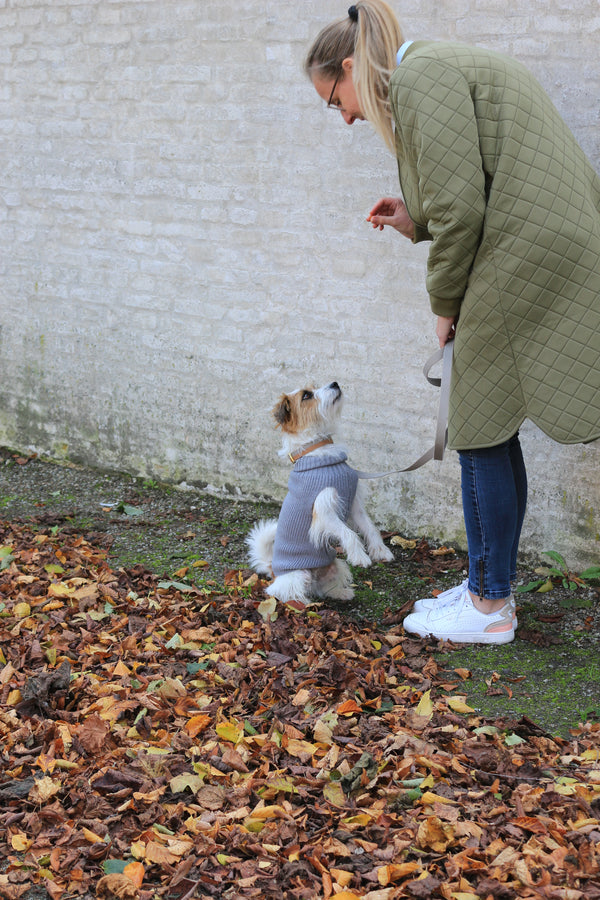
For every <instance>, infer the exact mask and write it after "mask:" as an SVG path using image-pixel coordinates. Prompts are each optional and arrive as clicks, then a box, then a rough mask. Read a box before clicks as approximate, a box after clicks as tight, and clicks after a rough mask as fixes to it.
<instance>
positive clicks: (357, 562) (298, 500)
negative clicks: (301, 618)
mask: <svg viewBox="0 0 600 900" xmlns="http://www.w3.org/2000/svg"><path fill="white" fill-rule="evenodd" d="M341 408H342V391H341V389H340V387H339V385H338V383H337V382H336V381H334V382H332V383H331V384H328V385H327V386H326V387H322V388H319V389H318V390H315V389H314V388H312V387H310V388H303V389H301V390H297V391H294V392H293V393H291V394H283V395H282V397H281V399H280V400H279V402H278V403H277V405H276V406H275V408H274V409H273V416H274V417H275V421H276V423H277V425H278V426H280V427H281V430H282V432H283V446H282V448H281V450H280V451H279V455H280V456H281V457H288V458H289V459H290V461H291V462H292V464H293V469H292V472H291V474H290V478H289V482H288V494H287V496H286V498H285V500H284V501H283V506H282V508H281V513H280V516H279V519H267V520H263V521H261V522H258V523H257V524H256V525H255V526H254V528H253V529H252V531H251V532H250V534H249V536H248V538H247V540H246V543H247V544H248V547H249V550H250V564H251V566H252V568H253V569H254V570H255V571H256V572H258V573H259V574H261V575H267V576H268V577H273V576H275V580H274V581H273V583H272V584H270V585H269V587H268V591H269V594H270V595H271V596H273V597H276V598H277V599H278V600H280V601H281V602H282V603H287V604H288V605H290V606H292V607H294V608H296V609H304V607H305V606H308V605H309V604H310V602H311V601H310V597H332V598H336V599H338V600H351V599H352V597H353V596H354V591H353V589H352V574H351V572H350V568H349V566H348V564H347V563H346V562H345V561H344V560H342V559H337V558H336V551H335V546H336V545H340V546H341V547H342V549H343V551H344V553H345V554H346V557H347V559H348V562H349V563H350V564H351V565H353V566H369V565H370V564H371V562H389V561H390V560H392V559H393V558H394V557H393V554H392V553H391V551H390V550H388V548H387V547H386V546H385V544H384V543H383V541H382V539H381V535H380V533H379V531H378V529H377V528H376V527H375V525H374V524H373V522H372V521H371V519H370V518H369V516H368V515H367V513H366V512H365V508H364V506H363V502H362V500H361V490H360V488H361V485H360V484H359V478H358V473H357V472H356V471H355V470H354V469H352V468H351V467H350V466H349V465H348V464H347V463H346V459H347V455H346V453H345V451H344V449H343V448H342V447H341V446H340V445H338V446H336V445H335V444H334V443H333V437H332V436H333V434H334V433H335V431H336V426H337V424H338V421H339V418H340V413H341ZM352 526H354V528H356V530H357V531H358V532H360V534H362V535H363V537H364V540H365V543H366V549H365V546H364V545H363V542H362V541H361V539H360V537H359V536H358V534H357V533H356V531H354V530H353V527H352Z"/></svg>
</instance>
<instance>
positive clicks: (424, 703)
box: [415, 691, 433, 718]
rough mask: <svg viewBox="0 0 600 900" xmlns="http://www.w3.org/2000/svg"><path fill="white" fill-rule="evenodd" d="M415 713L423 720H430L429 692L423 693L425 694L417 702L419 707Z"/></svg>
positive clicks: (431, 707)
mask: <svg viewBox="0 0 600 900" xmlns="http://www.w3.org/2000/svg"><path fill="white" fill-rule="evenodd" d="M415 712H416V714H417V715H418V716H423V718H431V716H432V715H433V703H432V702H431V691H425V693H424V694H423V696H422V697H421V699H420V700H419V705H418V706H417V708H416V710H415Z"/></svg>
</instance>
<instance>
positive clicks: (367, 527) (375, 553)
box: [348, 485, 394, 562]
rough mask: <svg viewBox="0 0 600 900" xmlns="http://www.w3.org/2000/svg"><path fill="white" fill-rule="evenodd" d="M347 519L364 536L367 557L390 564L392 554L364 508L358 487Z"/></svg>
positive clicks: (359, 487)
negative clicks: (367, 552)
mask: <svg viewBox="0 0 600 900" xmlns="http://www.w3.org/2000/svg"><path fill="white" fill-rule="evenodd" d="M348 518H349V520H350V521H351V522H352V523H353V524H354V525H355V526H356V529H357V530H358V531H359V532H360V533H361V534H362V535H363V536H364V539H365V542H366V544H367V550H368V551H369V556H370V557H371V559H372V560H373V562H391V561H392V560H393V559H394V554H393V553H392V551H391V550H390V549H388V547H386V546H385V544H384V543H383V540H382V539H381V534H380V531H379V529H378V528H377V527H376V526H375V525H374V524H373V522H372V521H371V519H370V517H369V515H368V513H367V511H366V509H365V507H364V504H363V500H362V496H361V486H360V485H359V486H358V490H357V491H356V494H355V496H354V501H353V503H352V507H351V509H350V515H349V517H348Z"/></svg>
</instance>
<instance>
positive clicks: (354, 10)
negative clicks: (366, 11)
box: [348, 6, 358, 22]
mask: <svg viewBox="0 0 600 900" xmlns="http://www.w3.org/2000/svg"><path fill="white" fill-rule="evenodd" d="M348 15H349V16H350V18H351V19H352V21H353V22H358V10H357V8H356V7H355V6H351V7H350V9H349V10H348Z"/></svg>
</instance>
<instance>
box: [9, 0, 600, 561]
mask: <svg viewBox="0 0 600 900" xmlns="http://www.w3.org/2000/svg"><path fill="white" fill-rule="evenodd" d="M345 8H346V7H345V6H344V5H342V4H340V3H338V2H333V0H318V2H317V0H303V2H302V3H278V4H266V3H265V2H264V0H237V2H236V3H235V4H232V3H228V2H226V0H103V2H101V0H77V2H75V0H10V2H6V0H4V2H3V0H0V69H1V76H2V77H0V240H1V245H2V247H3V253H2V254H1V256H0V304H1V309H0V326H1V330H0V442H2V443H5V444H8V445H10V446H13V447H18V448H27V447H33V448H35V449H36V450H38V451H39V452H42V453H45V454H48V455H51V456H54V457H67V458H70V459H73V460H79V461H84V462H87V463H92V464H97V465H101V466H107V467H117V468H120V469H127V470H129V471H131V472H134V473H147V474H151V475H153V476H155V477H160V478H165V479H170V480H174V481H183V480H185V481H187V482H188V483H198V484H203V483H207V482H208V483H211V484H213V485H217V486H218V485H223V484H230V485H235V486H236V487H237V488H239V489H240V490H241V491H242V492H244V493H262V494H266V495H272V496H281V495H282V492H283V489H284V485H285V481H286V478H287V470H286V469H285V468H284V467H282V466H281V465H280V464H279V463H278V462H275V452H276V448H277V444H278V439H277V435H276V433H275V432H274V431H273V428H272V424H271V421H270V418H269V409H270V407H271V405H272V402H273V400H274V398H275V397H276V396H277V395H278V394H279V393H280V392H281V391H282V390H284V389H289V388H292V387H295V386H297V385H298V384H300V383H301V382H303V381H304V380H305V379H314V380H316V381H317V382H322V381H323V380H325V379H327V380H329V379H331V378H332V377H335V378H337V379H338V380H339V381H340V382H341V384H342V385H343V386H344V388H345V389H346V394H347V406H346V432H347V435H348V438H349V442H350V443H351V445H352V448H353V452H352V462H354V463H355V464H356V465H357V466H358V467H360V468H370V469H377V470H379V469H381V468H395V467H397V466H401V465H404V464H405V463H406V462H407V461H409V460H411V459H412V458H414V457H415V456H416V455H418V454H419V453H420V452H421V451H422V450H423V449H424V448H425V447H427V446H428V445H429V444H430V442H431V440H432V429H433V416H434V413H435V408H436V400H437V398H436V396H435V392H434V391H433V389H432V388H429V387H428V386H427V385H426V383H425V382H424V380H423V379H422V376H421V365H422V362H423V360H424V359H425V358H426V356H427V355H428V353H429V352H430V351H431V350H432V349H433V348H434V347H435V340H434V337H433V318H432V316H431V314H430V312H429V311H428V304H427V299H426V295H425V291H424V266H425V259H426V253H427V248H426V246H423V245H422V246H419V247H416V248H415V247H413V246H411V245H410V244H409V243H408V242H405V241H403V240H402V238H400V237H399V236H398V235H396V234H388V233H385V232H384V233H383V234H379V233H375V232H373V231H372V230H371V229H370V227H369V226H368V225H367V224H366V223H365V221H364V217H365V213H366V212H367V211H368V210H369V209H370V207H371V205H372V204H373V202H374V201H375V200H376V199H377V198H378V197H380V196H383V195H385V194H388V193H396V192H397V190H398V185H397V175H396V166H395V161H394V160H393V159H392V158H391V157H390V156H389V155H388V154H387V152H386V151H385V149H384V148H383V146H382V145H381V144H380V142H379V140H378V139H377V138H376V137H375V136H374V135H373V134H372V132H371V131H370V129H369V126H368V125H366V124H361V123H357V124H356V125H355V126H354V127H353V128H351V129H350V128H348V127H347V126H345V125H344V124H343V122H342V120H341V118H340V117H339V116H337V115H336V114H335V113H332V112H330V111H327V110H324V109H323V108H322V104H321V103H319V101H318V99H317V97H316V95H315V94H314V91H313V89H312V87H311V86H310V84H309V83H308V82H307V81H306V80H305V78H304V76H303V74H302V71H301V63H302V59H303V56H304V52H305V49H306V47H307V44H308V42H309V40H310V38H311V37H312V36H313V35H314V34H315V33H316V31H317V30H318V28H320V27H321V25H323V24H325V23H326V22H328V21H329V20H331V19H332V18H334V17H336V16H338V15H343V14H344V13H345ZM402 8H403V13H402V16H403V24H404V27H405V32H406V34H407V36H411V37H415V38H420V37H426V36H430V37H434V38H446V37H448V38H451V39H459V40H467V41H471V42H479V43H481V44H484V45H488V46H491V47H494V48H496V49H499V50H502V51H504V52H507V53H510V54H513V55H515V56H517V57H518V58H519V59H521V60H522V61H523V62H524V63H525V64H526V65H528V66H529V67H530V68H531V69H532V70H533V71H534V72H535V73H536V74H537V75H538V77H539V78H540V80H541V81H542V82H543V84H544V85H545V86H546V88H547V89H548V91H549V92H550V94H551V95H552V97H553V99H554V101H555V103H556V104H557V106H558V107H559V109H560V110H561V112H562V113H563V115H564V116H565V118H566V119H567V121H568V122H569V124H570V126H571V127H572V128H573V130H574V131H575V133H576V134H577V136H578V138H579V140H580V141H581V143H582V145H583V146H584V148H585V150H586V151H587V153H588V154H589V156H590V157H591V159H592V161H593V162H594V164H595V166H596V168H599V167H600V141H599V138H598V135H599V134H600V131H599V129H598V116H599V111H600V100H599V97H600V60H599V58H598V52H597V48H598V43H599V38H600V15H599V11H598V3H597V0H514V2H513V3H512V4H510V7H509V8H508V9H507V5H506V3H505V2H504V0H502V2H500V0H443V2H440V0H405V2H403V4H402ZM524 443H525V449H526V454H527V456H528V462H529V473H530V481H531V502H530V507H529V514H528V518H527V521H526V527H525V534H524V547H525V548H530V549H535V550H538V551H539V550H543V549H548V548H552V547H554V548H556V549H561V550H563V551H564V552H565V553H566V554H567V556H568V557H569V559H570V560H573V561H577V560H578V559H581V560H588V559H590V558H595V559H597V558H598V547H599V546H600V541H599V536H598V533H599V532H600V514H599V512H598V506H599V503H600V475H599V466H598V461H599V456H598V454H599V453H600V449H599V448H598V447H596V446H589V447H587V448H585V447H559V446H557V445H554V444H552V442H550V441H548V440H547V439H546V438H544V437H543V436H541V435H540V434H539V432H537V431H536V430H535V429H534V428H533V427H531V426H526V427H525V429H524ZM0 477H1V476H0ZM371 502H372V506H373V508H374V510H375V514H376V517H377V518H378V520H379V522H380V523H381V524H382V525H385V526H386V527H390V528H391V527H394V526H396V527H401V528H402V529H404V530H405V531H407V532H410V533H422V532H424V531H427V532H429V533H430V534H432V535H434V536H437V537H440V538H446V539H452V540H457V539H459V540H460V539H461V537H462V519H461V512H460V497H459V473H458V464H457V460H456V457H455V454H450V455H449V456H448V458H447V459H446V460H445V461H444V462H443V463H442V464H441V465H438V464H434V465H429V466H427V467H426V468H425V469H422V470H420V471H419V472H417V473H415V474H412V475H407V476H403V477H399V476H397V477H394V478H391V479H389V480H388V481H386V482H378V483H377V484H376V485H374V486H373V487H372V498H371Z"/></svg>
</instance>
